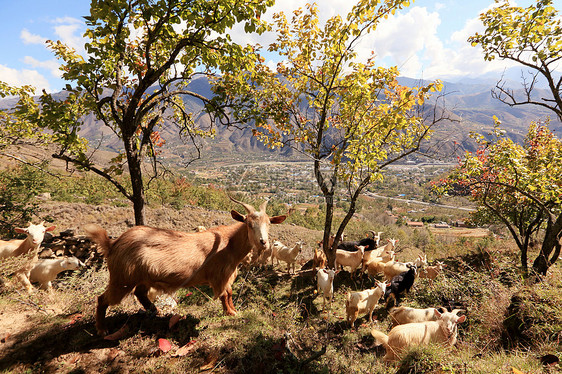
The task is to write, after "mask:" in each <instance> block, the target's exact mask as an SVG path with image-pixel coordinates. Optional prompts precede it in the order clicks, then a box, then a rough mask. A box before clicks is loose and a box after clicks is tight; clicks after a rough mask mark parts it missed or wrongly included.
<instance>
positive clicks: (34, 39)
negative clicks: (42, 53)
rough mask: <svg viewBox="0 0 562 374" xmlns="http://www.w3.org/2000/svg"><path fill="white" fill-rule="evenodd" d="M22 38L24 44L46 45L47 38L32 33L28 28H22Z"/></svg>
mask: <svg viewBox="0 0 562 374" xmlns="http://www.w3.org/2000/svg"><path fill="white" fill-rule="evenodd" d="M20 38H21V40H22V41H23V44H42V45H45V41H46V40H47V38H45V37H43V36H40V35H37V34H32V33H30V32H29V31H28V30H27V29H23V30H21V33H20Z"/></svg>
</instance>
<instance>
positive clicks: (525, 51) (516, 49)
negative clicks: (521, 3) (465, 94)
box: [468, 0, 562, 120]
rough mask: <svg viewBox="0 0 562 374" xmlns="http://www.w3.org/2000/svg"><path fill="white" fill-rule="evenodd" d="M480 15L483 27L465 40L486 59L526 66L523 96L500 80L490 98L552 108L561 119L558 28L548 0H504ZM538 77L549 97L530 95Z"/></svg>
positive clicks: (560, 29) (561, 51)
mask: <svg viewBox="0 0 562 374" xmlns="http://www.w3.org/2000/svg"><path fill="white" fill-rule="evenodd" d="M496 2H497V3H498V4H499V5H498V6H497V7H494V8H492V9H490V10H488V11H487V12H485V13H482V14H481V15H480V19H481V21H482V23H483V24H484V26H485V31H484V33H483V34H479V33H476V34H475V35H473V36H471V37H470V38H469V39H468V41H469V42H470V43H471V44H472V45H473V46H477V45H478V46H480V47H481V48H482V49H483V50H484V58H485V59H486V60H488V61H491V60H494V59H496V58H498V59H503V60H511V61H514V62H517V63H519V64H521V65H523V66H524V67H526V68H528V69H527V70H526V71H527V74H523V77H524V79H523V81H522V86H523V91H524V93H523V95H518V94H517V92H516V91H514V90H513V89H511V88H509V87H507V86H506V85H505V82H503V81H500V82H498V84H497V85H496V88H495V89H494V90H493V91H492V94H493V96H494V97H496V98H498V99H499V100H501V101H502V102H504V103H506V104H508V105H510V106H516V105H525V104H532V105H538V106H542V107H545V108H548V109H550V110H552V111H553V112H554V113H556V115H557V116H558V118H559V119H560V120H562V97H561V96H560V93H561V86H562V77H560V76H559V75H558V74H556V69H557V68H558V65H559V62H560V60H561V59H562V27H561V23H560V22H561V21H560V16H559V14H558V11H557V10H556V9H555V8H554V7H553V6H552V0H538V1H537V2H536V4H533V5H530V6H529V7H527V8H522V7H517V6H511V5H510V3H509V2H508V1H505V0H501V1H500V0H496ZM539 77H543V78H544V79H545V80H546V83H547V85H548V88H549V90H550V92H551V94H552V97H549V98H545V97H543V96H539V95H538V94H534V93H533V90H534V89H535V88H536V83H537V80H538V78H539Z"/></svg>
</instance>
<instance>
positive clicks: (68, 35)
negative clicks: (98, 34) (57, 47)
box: [55, 23, 86, 55]
mask: <svg viewBox="0 0 562 374" xmlns="http://www.w3.org/2000/svg"><path fill="white" fill-rule="evenodd" d="M83 26H84V25H83V24H78V23H66V24H60V25H58V26H55V35H56V36H57V37H58V38H59V40H60V41H61V42H63V43H64V44H66V45H68V46H69V47H72V48H74V49H75V50H76V51H77V52H78V53H79V54H82V55H84V54H85V50H84V44H85V43H86V39H85V38H83V37H82V35H80V34H79V31H81V29H82V28H83Z"/></svg>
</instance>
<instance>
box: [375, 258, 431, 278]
mask: <svg viewBox="0 0 562 374" xmlns="http://www.w3.org/2000/svg"><path fill="white" fill-rule="evenodd" d="M426 264H427V259H426V258H425V256H423V255H418V258H416V260H415V261H414V262H399V261H389V262H387V263H386V264H385V265H384V269H383V273H384V277H385V279H386V280H387V281H389V280H391V279H392V278H394V277H395V276H397V275H398V274H402V273H403V272H405V271H408V269H409V266H410V265H415V266H416V267H418V268H420V267H423V266H425V265H426Z"/></svg>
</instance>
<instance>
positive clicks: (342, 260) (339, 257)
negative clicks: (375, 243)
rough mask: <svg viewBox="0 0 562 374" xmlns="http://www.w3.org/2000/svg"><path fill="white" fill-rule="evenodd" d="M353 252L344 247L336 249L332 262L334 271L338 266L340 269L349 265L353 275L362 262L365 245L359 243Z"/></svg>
mask: <svg viewBox="0 0 562 374" xmlns="http://www.w3.org/2000/svg"><path fill="white" fill-rule="evenodd" d="M356 249H357V250H356V251H355V252H349V251H346V250H344V249H336V260H335V262H334V267H335V268H336V272H338V271H339V269H338V268H339V267H340V266H341V267H342V269H343V267H344V266H349V267H350V268H351V270H350V273H351V276H353V273H354V272H355V270H356V269H357V268H358V267H359V266H361V264H362V263H363V254H364V253H365V247H364V246H362V245H360V246H357V247H356Z"/></svg>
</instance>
